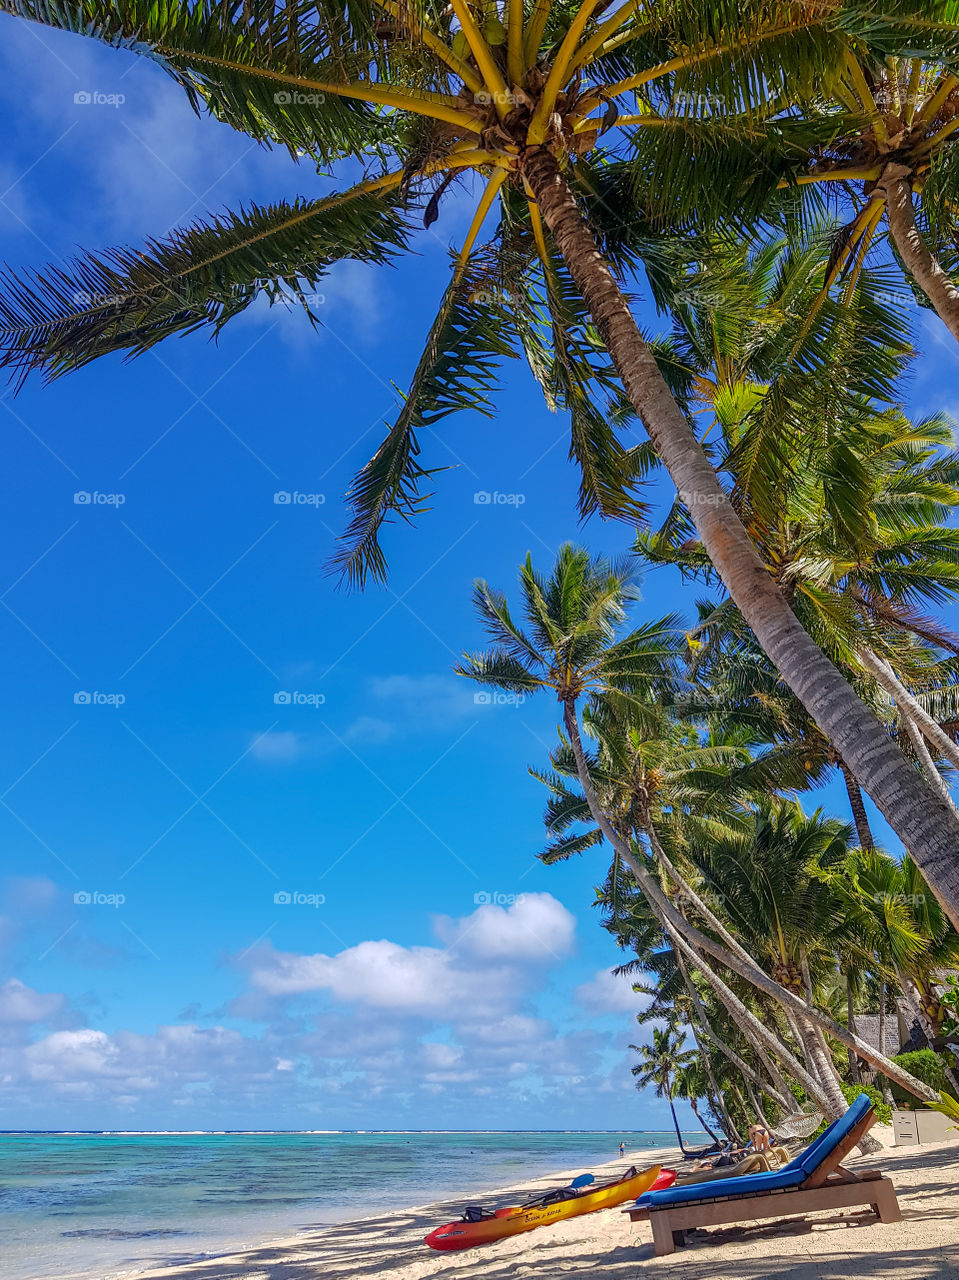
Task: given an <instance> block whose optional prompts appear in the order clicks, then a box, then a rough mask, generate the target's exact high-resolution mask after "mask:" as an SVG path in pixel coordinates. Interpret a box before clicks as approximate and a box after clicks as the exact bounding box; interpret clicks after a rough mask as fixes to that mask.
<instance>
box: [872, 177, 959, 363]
mask: <svg viewBox="0 0 959 1280" xmlns="http://www.w3.org/2000/svg"><path fill="white" fill-rule="evenodd" d="M910 177H911V170H910V169H908V168H907V167H906V166H905V165H902V164H887V165H886V167H885V169H884V170H883V171H882V176H881V178H880V179H879V185H880V186H881V187H884V188H885V191H886V220H887V222H888V223H889V234H890V236H891V237H892V242H893V244H894V245H895V246H896V248H897V249H898V250H899V256H900V257H901V258H902V260H903V262H904V263H905V264H906V266H907V267H908V269H909V274H910V275H911V276H912V278H913V280H915V282H916V284H918V286H919V288H920V289H921V290H922V291H923V293H924V294H925V295H926V297H927V298H928V299H929V301H930V302H931V303H932V305H933V306H934V307H935V309H936V315H937V316H938V317H939V319H940V320H941V321H942V323H943V324H944V325H945V326H946V328H947V329H948V330H949V332H950V333H951V334H952V336H953V337H954V338H956V339H959V289H957V288H956V286H955V285H954V284H953V282H952V281H951V280H950V279H949V276H948V275H947V274H946V272H945V271H944V270H943V269H942V266H941V265H940V264H939V262H938V261H937V260H936V258H935V257H934V256H933V254H932V253H931V252H930V250H929V246H928V245H927V244H926V242H925V240H924V239H923V238H922V234H921V233H920V231H919V228H918V227H917V226H916V211H915V209H914V208H913V204H912V184H911V183H910V181H909V179H910Z"/></svg>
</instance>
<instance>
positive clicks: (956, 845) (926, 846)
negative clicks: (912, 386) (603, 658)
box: [523, 147, 959, 927]
mask: <svg viewBox="0 0 959 1280" xmlns="http://www.w3.org/2000/svg"><path fill="white" fill-rule="evenodd" d="M523 172H524V174H525V176H526V178H527V180H528V182H529V185H530V188H531V189H532V191H533V194H534V195H535V197H536V200H537V202H538V204H539V208H540V211H541V213H542V215H543V219H544V221H545V222H546V225H547V227H548V228H549V230H550V233H551V234H552V236H553V239H554V241H555V242H556V245H557V247H558V249H559V251H560V253H561V254H562V257H563V260H564V262H565V263H566V266H567V268H568V270H569V273H570V275H571V276H572V278H573V280H574V281H575V282H576V285H577V286H578V288H579V290H580V292H581V293H582V295H583V297H584V299H585V301H586V304H587V306H588V308H589V310H590V313H591V315H592V317H593V319H594V321H595V323H596V327H597V329H598V330H599V333H600V336H601V337H602V339H603V342H604V343H605V345H606V347H607V349H608V351H609V354H610V356H611V358H612V360H613V363H614V365H615V366H616V369H617V372H618V373H619V376H620V378H621V379H622V382H623V386H624V387H625V389H626V393H627V395H628V397H629V400H630V403H631V404H632V405H633V407H634V409H635V410H636V412H637V413H638V414H639V416H640V418H641V420H642V422H643V424H644V426H645V427H646V430H647V432H648V433H649V437H650V440H651V441H652V442H653V445H654V446H655V448H656V451H657V453H658V454H659V456H660V457H661V458H662V460H663V462H664V464H665V466H666V468H667V470H668V471H669V474H670V476H671V477H672V479H673V482H674V483H675V485H676V489H677V491H678V493H679V496H680V498H681V499H682V501H683V502H684V503H685V505H686V507H687V509H688V510H689V511H690V513H691V515H692V518H693V520H694V522H695V525H696V529H697V532H698V533H699V536H700V538H701V539H702V542H703V545H704V546H705V548H706V551H707V553H708V555H709V558H710V560H711V561H712V563H713V565H714V567H715V568H716V570H717V572H718V573H719V575H720V577H721V578H722V580H723V582H724V583H725V586H726V589H727V590H728V591H729V594H730V595H731V596H732V598H733V599H734V600H735V602H736V604H737V606H738V607H739V609H740V612H741V613H742V615H743V617H744V618H745V619H746V621H747V622H748V623H749V625H750V627H751V628H752V629H753V631H754V632H755V634H756V637H757V639H758V640H759V643H760V644H761V645H762V647H763V649H764V650H765V652H766V653H767V654H768V655H769V657H770V659H771V660H772V661H773V662H774V663H775V665H776V667H777V668H778V670H779V672H780V674H781V675H782V677H783V679H784V680H785V681H786V683H787V684H788V685H789V687H790V688H791V689H792V690H793V692H794V693H795V694H796V696H797V697H798V698H799V699H800V701H801V702H802V703H803V705H804V706H805V707H806V709H807V711H808V712H809V713H810V715H811V716H812V717H813V719H814V720H815V721H816V723H817V724H818V725H819V727H820V729H821V730H822V731H823V733H824V734H825V735H826V737H827V738H828V739H829V740H830V742H832V743H833V745H834V746H835V747H836V749H837V751H838V752H839V754H840V755H841V756H842V758H843V760H845V761H846V763H847V765H848V766H849V768H850V770H851V771H852V773H853V775H854V776H855V778H856V780H857V781H858V782H859V783H860V785H861V786H862V787H863V789H864V790H865V791H866V792H867V793H868V794H869V795H870V796H871V797H872V799H873V800H874V801H875V803H876V805H877V806H878V808H879V810H880V811H881V812H882V814H883V815H884V817H885V818H886V820H887V822H888V823H889V824H890V826H891V827H892V828H893V829H894V830H895V831H896V833H897V834H898V835H899V837H900V839H902V841H903V843H904V844H905V845H906V847H907V848H908V849H909V850H910V851H911V852H912V853H913V856H914V857H915V859H916V861H917V862H918V864H919V865H920V867H921V868H922V871H923V874H924V875H925V876H926V878H927V879H928V880H929V882H930V884H931V885H932V886H933V887H934V888H935V890H936V891H937V892H938V893H939V894H940V896H941V899H942V901H943V902H944V903H948V904H949V908H948V910H949V915H950V918H951V919H952V920H953V922H954V923H955V924H956V925H957V927H959V858H957V853H956V851H957V849H959V820H957V817H956V815H955V813H954V812H953V811H952V810H951V809H950V807H949V805H948V804H947V803H946V802H945V800H944V799H943V798H942V797H941V796H940V795H938V794H936V793H934V792H933V791H932V790H931V789H930V788H929V787H928V786H927V785H926V784H925V783H924V782H923V780H922V779H921V778H920V777H919V776H918V775H917V773H916V771H915V769H913V767H912V766H911V765H910V763H909V762H908V760H906V759H905V757H904V756H903V755H902V753H901V752H900V751H899V749H898V748H897V747H896V745H895V744H894V743H893V742H892V741H891V740H890V738H889V736H888V734H887V733H886V731H885V730H884V729H883V727H882V725H881V724H880V723H879V721H878V720H877V719H876V717H875V716H874V715H873V714H872V712H871V711H870V710H869V709H868V708H867V707H866V705H865V704H864V703H863V702H862V701H861V700H860V699H859V698H858V697H857V695H856V693H855V692H854V690H853V689H852V687H851V686H850V685H849V684H848V683H847V682H846V681H845V680H844V679H843V677H842V675H841V674H840V673H839V671H838V670H837V669H836V668H835V666H833V664H832V663H831V662H830V661H829V659H828V658H827V657H826V656H825V655H824V654H823V652H822V650H821V649H819V647H818V646H817V645H816V644H815V643H814V642H813V640H812V639H811V638H810V637H809V635H807V633H806V632H805V631H804V629H803V627H802V625H801V624H800V622H799V621H798V619H797V618H796V616H795V614H794V613H793V611H792V609H791V608H790V607H789V604H788V603H787V601H786V600H785V598H784V597H783V595H782V593H781V592H780V591H779V589H778V587H777V586H776V583H775V582H774V581H773V579H772V577H771V576H770V574H769V573H768V572H767V570H766V568H765V566H764V565H763V563H762V561H761V559H760V558H759V555H758V554H757V552H756V548H755V547H754V545H753V543H752V542H751V540H750V538H749V535H748V533H747V532H746V530H745V528H744V527H743V525H742V523H741V522H740V520H739V518H738V516H737V515H736V513H735V511H734V510H733V508H732V505H731V504H730V502H729V500H728V498H727V497H726V494H725V492H724V491H723V489H722V486H721V485H720V483H719V480H718V478H717V476H716V472H715V471H714V470H713V468H712V466H711V465H710V463H709V460H708V459H707V457H706V455H705V453H704V452H703V450H702V448H701V446H700V444H699V442H698V440H697V439H696V437H695V434H694V433H693V431H692V429H691V427H690V425H689V423H688V422H687V420H686V418H685V416H684V414H683V413H682V410H681V409H680V407H679V405H678V404H677V403H676V400H675V399H674V397H673V396H672V394H671V392H670V390H669V387H668V386H667V384H666V381H665V379H664V378H663V375H662V374H661V372H660V370H659V367H658V365H657V364H656V361H655V359H654V357H653V354H652V352H651V351H650V349H649V347H648V345H647V344H646V342H645V340H644V339H643V336H642V334H641V333H640V330H639V327H638V325H637V324H636V321H635V319H634V318H633V315H632V312H631V311H630V308H629V305H628V303H627V301H626V298H625V297H624V296H623V292H622V290H621V289H620V287H619V285H618V283H617V281H616V278H615V276H614V275H613V272H612V270H611V269H610V266H609V264H608V263H607V262H606V261H605V260H604V258H603V256H602V254H601V253H600V250H599V247H598V245H597V243H596V241H595V239H594V237H593V235H592V232H591V231H590V229H589V227H588V226H587V224H586V222H585V221H584V219H583V217H582V215H581V213H580V211H579V208H578V206H577V203H576V200H575V197H574V195H573V192H572V190H571V189H570V187H569V185H568V183H567V182H566V181H565V179H564V177H563V174H562V172H561V170H560V168H559V165H558V164H557V162H556V158H555V156H554V155H553V154H552V153H551V152H550V151H549V150H548V149H547V148H545V147H536V148H532V149H530V150H529V151H528V152H527V153H526V155H525V156H524V159H523Z"/></svg>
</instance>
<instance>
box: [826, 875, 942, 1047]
mask: <svg viewBox="0 0 959 1280" xmlns="http://www.w3.org/2000/svg"><path fill="white" fill-rule="evenodd" d="M836 882H837V888H838V889H839V891H840V892H841V893H842V894H843V898H844V901H845V902H846V904H847V907H848V910H849V912H850V915H852V914H853V913H856V914H858V915H859V917H860V918H861V919H862V920H863V922H864V925H865V928H866V931H867V933H866V936H867V938H868V939H869V943H870V945H871V946H872V948H873V950H874V952H875V955H876V957H877V960H878V964H879V966H880V967H881V968H883V969H885V970H886V973H887V976H888V977H889V978H890V979H891V980H892V981H895V982H898V983H899V985H900V987H901V989H902V990H903V991H904V992H905V993H907V994H908V993H909V992H910V988H912V989H914V991H915V997H914V999H915V1000H916V1003H917V1004H918V1009H919V1012H920V1016H921V1020H922V1024H923V1026H924V1028H925V1030H926V1034H927V1037H928V1040H929V1043H930V1045H931V1046H932V1048H933V1049H937V1050H938V1049H942V1048H944V1047H945V1046H946V1045H947V1044H949V1043H956V1042H959V1037H956V1036H951V1035H949V1034H948V1033H947V1032H946V1030H945V1024H946V1022H947V1020H948V1012H947V1010H946V1008H945V1006H944V1005H943V1002H942V1000H941V999H940V996H939V991H938V982H939V978H940V976H941V974H942V973H943V971H950V970H954V969H955V968H956V967H957V966H959V934H957V933H956V931H955V929H953V928H952V926H951V924H950V923H949V921H948V919H947V918H946V916H945V914H944V912H943V911H942V910H941V908H940V907H939V904H938V903H937V902H936V899H935V897H934V896H933V895H932V894H931V893H930V892H929V889H928V886H927V885H926V884H925V882H924V880H923V878H922V876H921V875H920V873H919V870H918V868H917V867H916V864H915V863H914V862H913V861H912V859H911V858H909V857H905V858H903V859H902V861H901V862H896V861H895V860H894V859H892V858H890V857H889V856H888V854H885V853H883V852H882V851H880V850H873V851H871V852H866V851H865V850H861V851H859V852H858V853H856V854H854V855H853V856H852V857H851V858H850V859H849V860H848V862H847V864H846V865H845V866H844V867H843V869H842V872H841V874H840V875H838V876H837V878H836Z"/></svg>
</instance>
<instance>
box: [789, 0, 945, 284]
mask: <svg viewBox="0 0 959 1280" xmlns="http://www.w3.org/2000/svg"><path fill="white" fill-rule="evenodd" d="M839 24H840V25H841V27H842V29H843V30H844V32H845V33H846V35H847V37H848V44H847V47H846V49H845V51H844V54H843V57H842V61H841V65H840V67H839V69H838V72H836V73H835V74H833V75H831V76H830V77H828V79H827V80H826V81H824V82H823V86H822V88H823V94H822V97H821V99H820V101H819V103H818V104H816V105H815V106H814V107H813V112H814V114H816V115H818V116H819V117H820V119H821V120H825V119H827V118H832V119H836V120H839V119H842V120H844V121H848V122H852V121H854V120H855V121H856V123H855V124H853V125H852V127H851V128H849V127H846V126H843V127H840V128H839V129H837V131H836V132H835V133H834V134H833V136H832V137H831V138H830V139H829V140H828V141H827V142H826V143H825V144H823V145H814V146H813V147H812V148H811V149H810V151H809V154H808V156H807V157H806V159H805V161H804V162H803V164H802V165H801V166H800V167H799V168H797V169H796V171H795V173H794V175H793V177H794V179H795V185H792V184H787V185H788V186H789V190H790V195H789V196H787V197H786V199H785V201H784V212H785V214H786V216H787V217H789V216H791V215H795V213H796V212H797V211H798V212H800V213H801V214H803V213H804V214H805V215H806V216H808V215H809V214H810V213H811V214H812V216H814V217H816V218H818V217H820V216H821V215H822V212H823V210H825V209H829V210H830V211H832V212H835V211H839V212H841V214H842V219H843V225H842V226H841V227H840V228H839V229H838V230H837V231H836V232H835V233H834V234H833V235H832V237H831V252H830V256H829V260H828V263H827V265H826V269H825V272H824V274H823V278H822V289H823V293H822V297H825V296H826V295H827V294H828V293H829V291H830V290H831V289H834V290H837V291H838V292H839V293H840V294H842V293H844V292H846V291H847V290H848V288H849V286H850V285H851V284H854V283H855V280H856V277H857V276H858V274H859V272H860V271H861V269H862V267H863V264H864V263H865V261H866V258H867V255H868V254H869V252H870V249H871V248H873V247H874V246H875V245H877V244H878V243H879V242H880V241H882V240H883V239H884V238H885V236H884V229H885V226H886V213H887V193H886V190H885V188H884V186H883V185H882V182H881V179H882V177H883V174H884V171H885V170H886V169H887V167H888V166H895V167H896V168H897V170H898V171H899V172H900V175H901V176H903V177H905V178H906V180H907V182H908V183H909V186H910V187H911V189H912V192H913V195H914V197H915V201H914V202H915V204H916V205H917V208H916V210H915V214H916V223H917V231H918V234H919V235H920V236H921V237H922V238H923V239H924V240H925V242H926V245H927V247H928V248H929V249H930V250H931V252H932V253H933V254H934V255H935V257H936V258H937V259H938V261H939V263H940V265H941V266H942V267H943V268H944V269H945V271H946V272H947V274H948V275H950V276H951V277H952V279H953V280H959V241H957V233H959V150H957V149H956V143H957V141H959V4H957V3H956V0H887V2H886V3H884V4H882V5H878V6H877V5H872V6H859V7H851V8H847V9H845V10H844V12H843V13H842V15H841V16H840V17H839ZM857 117H858V119H857ZM795 197H799V199H796V198H795ZM891 252H892V255H893V256H894V257H898V254H897V251H896V249H895V247H894V246H891ZM906 282H907V288H911V290H912V293H913V295H914V298H915V301H916V302H917V303H919V305H921V306H925V307H929V306H931V305H932V304H931V303H930V301H929V299H928V298H927V297H926V295H925V294H924V293H923V292H922V290H921V289H920V288H918V287H917V286H916V285H915V283H914V282H913V281H912V280H911V278H910V277H909V275H908V273H907V275H906ZM900 297H901V291H900ZM904 302H905V299H902V300H901V301H900V302H899V304H898V305H899V306H900V307H901V306H902V305H903V304H904ZM817 305H818V304H817ZM892 305H895V303H893V304H892Z"/></svg>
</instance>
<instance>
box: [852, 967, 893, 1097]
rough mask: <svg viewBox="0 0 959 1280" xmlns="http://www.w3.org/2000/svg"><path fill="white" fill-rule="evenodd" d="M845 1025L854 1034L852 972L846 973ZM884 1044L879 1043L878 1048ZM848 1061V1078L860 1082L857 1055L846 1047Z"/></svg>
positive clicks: (854, 1006) (854, 1015) (854, 992)
mask: <svg viewBox="0 0 959 1280" xmlns="http://www.w3.org/2000/svg"><path fill="white" fill-rule="evenodd" d="M846 1026H847V1027H848V1028H849V1030H850V1031H851V1032H852V1033H853V1035H855V1034H856V989H855V982H854V979H853V976H852V972H851V971H850V972H848V973H847V974H846ZM884 1047H885V1046H884V1045H882V1044H880V1045H879V1048H880V1049H882V1048H884ZM847 1054H848V1062H849V1079H850V1080H851V1081H852V1083H853V1084H862V1078H861V1076H860V1074H859V1055H858V1053H856V1051H855V1050H854V1049H847Z"/></svg>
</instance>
